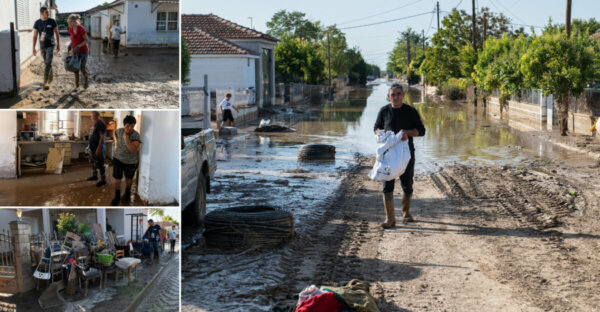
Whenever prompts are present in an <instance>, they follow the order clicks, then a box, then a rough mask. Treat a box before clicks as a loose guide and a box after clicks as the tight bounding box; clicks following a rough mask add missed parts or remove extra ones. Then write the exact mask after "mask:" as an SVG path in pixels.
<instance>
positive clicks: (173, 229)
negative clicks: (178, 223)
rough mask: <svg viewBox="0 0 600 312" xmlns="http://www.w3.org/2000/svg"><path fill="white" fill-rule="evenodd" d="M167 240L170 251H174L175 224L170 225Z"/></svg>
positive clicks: (175, 240) (175, 238)
mask: <svg viewBox="0 0 600 312" xmlns="http://www.w3.org/2000/svg"><path fill="white" fill-rule="evenodd" d="M169 242H170V243H171V253H175V243H176V242H177V230H175V226H174V225H173V226H171V230H170V231H169Z"/></svg>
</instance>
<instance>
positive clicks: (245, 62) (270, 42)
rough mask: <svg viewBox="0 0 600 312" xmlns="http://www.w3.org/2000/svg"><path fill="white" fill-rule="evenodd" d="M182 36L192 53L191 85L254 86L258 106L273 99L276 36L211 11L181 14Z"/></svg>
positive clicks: (251, 87) (219, 87)
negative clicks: (205, 77)
mask: <svg viewBox="0 0 600 312" xmlns="http://www.w3.org/2000/svg"><path fill="white" fill-rule="evenodd" d="M181 20H182V35H183V37H184V39H185V40H186V43H187V44H188V48H189V50H190V54H191V64H190V86H191V87H202V86H203V85H204V75H208V88H209V90H211V91H215V90H217V89H254V90H256V100H257V103H258V106H259V107H263V106H269V105H271V103H273V102H274V99H275V54H274V50H275V44H276V43H277V39H275V38H273V37H271V36H269V35H266V34H263V33H261V32H258V31H256V30H254V29H250V28H246V27H244V26H241V25H238V24H235V23H233V22H230V21H228V20H226V19H223V18H221V17H218V16H216V15H213V14H207V15H202V14H193V15H182V16H181Z"/></svg>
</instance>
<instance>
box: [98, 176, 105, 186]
mask: <svg viewBox="0 0 600 312" xmlns="http://www.w3.org/2000/svg"><path fill="white" fill-rule="evenodd" d="M105 185H106V176H105V175H102V176H101V178H100V181H99V182H98V183H96V186H97V187H103V186H105Z"/></svg>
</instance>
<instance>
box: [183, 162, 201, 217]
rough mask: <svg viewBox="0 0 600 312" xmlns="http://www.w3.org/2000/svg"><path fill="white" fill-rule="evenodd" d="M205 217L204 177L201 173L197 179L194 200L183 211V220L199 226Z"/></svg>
mask: <svg viewBox="0 0 600 312" xmlns="http://www.w3.org/2000/svg"><path fill="white" fill-rule="evenodd" d="M205 215H206V177H205V176H204V173H201V174H200V176H199V177H198V186H197V187H196V199H195V200H194V202H193V203H192V204H191V205H190V206H189V207H187V208H186V209H185V212H184V220H188V221H189V222H190V223H192V224H193V225H199V224H200V223H201V222H202V221H204V216H205Z"/></svg>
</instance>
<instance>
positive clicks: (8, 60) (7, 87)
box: [0, 13, 21, 94]
mask: <svg viewBox="0 0 600 312" xmlns="http://www.w3.org/2000/svg"><path fill="white" fill-rule="evenodd" d="M0 14H1V13H0ZM10 46H11V43H10V30H6V31H0V47H3V48H2V49H0V94H2V93H5V92H11V91H12V90H13V71H12V53H11V48H10ZM18 46H19V33H18V32H15V47H18ZM16 59H17V60H16V61H17V84H18V83H19V77H20V75H21V68H20V67H21V66H20V64H21V61H20V55H19V53H16Z"/></svg>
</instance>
